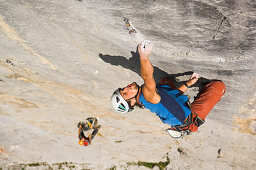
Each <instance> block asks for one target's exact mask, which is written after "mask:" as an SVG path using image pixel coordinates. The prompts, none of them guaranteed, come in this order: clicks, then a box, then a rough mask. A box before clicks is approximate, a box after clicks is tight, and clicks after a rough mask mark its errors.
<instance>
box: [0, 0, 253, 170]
mask: <svg viewBox="0 0 256 170" xmlns="http://www.w3.org/2000/svg"><path fill="white" fill-rule="evenodd" d="M124 17H126V18H129V21H130V22H131V23H132V24H133V26H134V27H135V29H136V30H137V33H135V34H134V33H133V34H129V33H128V30H127V28H126V25H125V23H124V21H123V18H124ZM255 38H256V2H255V1H254V0H194V1H190V0H159V1H155V0H141V1H132V0H124V1H119V0H94V1H92V0H80V1H77V0H66V1H64V0H61V1H59V0H58V1H57V0H52V1H44V0H34V1H31V0H12V1H7V0H0V134H1V135H0V168H1V167H2V168H8V167H9V168H10V167H15V166H18V164H29V163H35V162H47V164H43V166H42V169H44V168H45V166H52V167H55V166H57V164H56V163H60V162H71V163H68V164H66V166H67V167H68V166H75V167H76V168H77V169H79V168H92V169H106V168H111V167H113V166H115V167H116V168H118V169H123V168H128V169H129V168H130V169H136V168H143V167H141V166H139V167H138V165H136V164H131V162H138V161H144V162H160V161H165V157H166V154H167V153H168V157H169V158H170V160H171V163H170V164H168V166H167V168H168V169H254V168H255V167H256V158H255V155H256V149H255V146H256V140H255V135H256V123H255V121H256V89H255V87H256V77H255V73H256V66H255V65H256V59H255V58H256V56H255V55H256V40H255ZM143 39H147V40H150V41H151V42H152V43H153V44H154V46H153V51H152V55H151V56H150V59H151V62H152V64H153V66H154V71H155V74H154V76H155V79H156V81H157V82H159V81H160V80H161V79H162V78H163V77H166V76H168V77H170V78H172V79H173V80H174V81H175V83H176V84H177V85H180V84H182V83H183V82H184V81H186V80H187V79H188V78H189V76H190V74H191V73H192V72H197V73H198V74H199V75H200V76H201V78H200V79H199V81H198V83H197V84H196V85H195V86H193V87H192V88H191V89H190V90H189V91H188V92H187V94H188V95H190V96H191V101H193V97H194V96H195V95H196V94H197V93H198V90H199V89H200V88H201V84H202V83H204V82H208V81H210V80H216V79H218V80H222V81H223V82H224V83H225V85H226V94H225V95H224V96H223V98H222V100H221V101H220V102H219V103H218V104H217V105H216V107H215V108H214V109H213V110H212V111H211V113H210V114H209V116H208V117H207V119H206V123H205V124H204V125H202V127H200V128H199V132H197V133H194V134H193V135H191V136H186V137H185V138H183V139H179V140H175V139H172V138H170V136H168V135H167V134H166V132H165V131H164V129H166V127H168V126H166V125H164V124H163V123H162V122H161V121H160V120H159V119H158V118H157V117H156V116H155V115H154V114H152V113H150V112H149V111H147V110H139V109H136V110H135V111H134V112H132V113H129V114H127V115H120V114H117V113H115V112H114V111H113V110H112V108H111V105H110V96H111V94H112V93H113V91H114V90H115V89H116V88H117V87H123V86H125V85H127V84H129V83H130V82H133V81H137V82H138V83H139V84H142V83H143V82H142V79H141V78H140V76H139V75H140V73H139V72H140V65H139V60H138V54H137V52H136V47H137V45H138V44H139V43H140V42H141V41H142V40H143ZM88 116H96V117H97V118H98V119H99V122H100V123H101V125H102V128H101V130H100V133H101V134H102V135H100V136H96V138H95V139H94V140H93V144H92V145H91V146H89V147H88V148H81V147H80V146H79V145H78V144H77V142H78V139H77V128H76V125H77V123H78V122H79V121H83V120H85V119H86V117H88ZM199 153H200V154H199ZM191 162H193V164H192V163H191ZM129 163H130V164H129ZM58 166H59V165H58Z"/></svg>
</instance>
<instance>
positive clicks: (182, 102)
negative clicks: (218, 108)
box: [111, 41, 225, 133]
mask: <svg viewBox="0 0 256 170" xmlns="http://www.w3.org/2000/svg"><path fill="white" fill-rule="evenodd" d="M151 50H152V44H151V42H149V41H143V42H142V43H141V44H139V45H138V52H139V55H140V64H141V76H142V79H143V80H144V84H143V85H142V86H139V85H138V84H137V83H136V82H133V83H131V84H129V85H128V86H126V87H124V88H118V89H117V90H116V91H115V92H114V93H113V95H112V98H111V100H112V106H113V108H114V109H115V110H116V111H118V112H120V113H127V112H130V111H132V110H133V108H134V106H135V105H137V106H139V107H141V108H147V109H149V110H150V111H151V112H153V113H156V115H157V116H158V117H159V118H160V119H161V121H162V122H163V123H166V124H169V125H171V129H173V130H176V131H179V132H182V131H183V132H184V131H186V132H187V133H190V132H195V131H197V130H198V127H199V126H200V125H201V124H203V123H204V120H205V118H206V116H207V115H208V114H209V112H210V111H211V110H212V108H213V107H214V106H215V104H216V103H218V102H219V101H220V99H221V97H222V95H223V94H224V93H225V85H224V83H223V82H222V81H214V82H211V83H208V84H207V85H206V86H204V87H203V88H202V89H201V90H200V91H199V93H198V95H197V96H196V97H195V100H194V101H193V102H192V103H191V105H190V104H189V103H188V97H187V96H185V95H183V93H184V92H185V91H186V90H187V89H188V88H189V87H190V86H192V85H193V84H195V83H196V82H197V80H198V78H199V75H198V74H197V73H193V74H192V75H191V77H190V79H189V80H188V81H186V82H185V83H184V84H182V85H181V86H180V87H178V88H176V87H175V86H174V85H173V83H172V82H171V80H170V79H168V78H166V79H163V80H162V81H161V83H160V84H158V85H156V82H155V80H154V77H153V72H154V70H153V66H152V65H151V63H150V60H149V55H150V53H151Z"/></svg>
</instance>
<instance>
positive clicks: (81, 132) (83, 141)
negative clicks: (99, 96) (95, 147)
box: [77, 117, 101, 146]
mask: <svg viewBox="0 0 256 170" xmlns="http://www.w3.org/2000/svg"><path fill="white" fill-rule="evenodd" d="M77 127H78V137H79V144H80V145H84V146H88V145H90V144H91V142H92V139H93V138H94V137H95V136H96V134H97V133H98V131H99V129H100V127H101V126H100V125H98V120H97V119H96V118H92V117H89V118H87V119H86V122H79V123H78V125H77Z"/></svg>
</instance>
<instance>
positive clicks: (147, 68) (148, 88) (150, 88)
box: [138, 41, 161, 104]
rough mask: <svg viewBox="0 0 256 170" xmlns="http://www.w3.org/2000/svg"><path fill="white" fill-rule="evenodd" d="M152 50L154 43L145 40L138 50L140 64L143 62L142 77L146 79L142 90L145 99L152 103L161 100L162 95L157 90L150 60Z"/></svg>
mask: <svg viewBox="0 0 256 170" xmlns="http://www.w3.org/2000/svg"><path fill="white" fill-rule="evenodd" d="M151 50H152V44H151V43H150V42H149V41H143V42H142V43H141V44H139V46H138V51H139V54H140V64H141V77H142V78H143V80H144V85H143V86H142V92H143V95H144V97H145V99H146V100H147V101H148V102H150V103H154V104H156V103H158V102H160V99H161V97H160V96H159V95H158V94H157V92H156V83H155V79H154V76H153V73H154V68H153V66H152V64H151V63H150V60H149V55H150V53H151Z"/></svg>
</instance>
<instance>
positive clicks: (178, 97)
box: [139, 85, 191, 126]
mask: <svg viewBox="0 0 256 170" xmlns="http://www.w3.org/2000/svg"><path fill="white" fill-rule="evenodd" d="M156 89H157V91H158V94H159V95H160V96H161V101H160V102H159V103H157V104H152V103H150V102H148V101H146V100H145V98H144V96H143V93H141V95H140V98H139V100H140V102H141V104H143V105H144V106H145V108H147V109H149V110H150V111H151V112H153V113H156V115H157V116H158V117H159V118H160V119H161V121H162V122H163V123H166V124H169V125H171V126H176V125H182V124H183V123H184V121H185V119H186V118H187V117H188V116H189V115H190V114H191V110H190V109H189V108H188V107H187V104H186V102H187V101H188V97H187V96H185V95H182V94H181V93H180V92H179V90H176V89H173V88H171V87H170V86H168V85H160V86H157V87H156Z"/></svg>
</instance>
